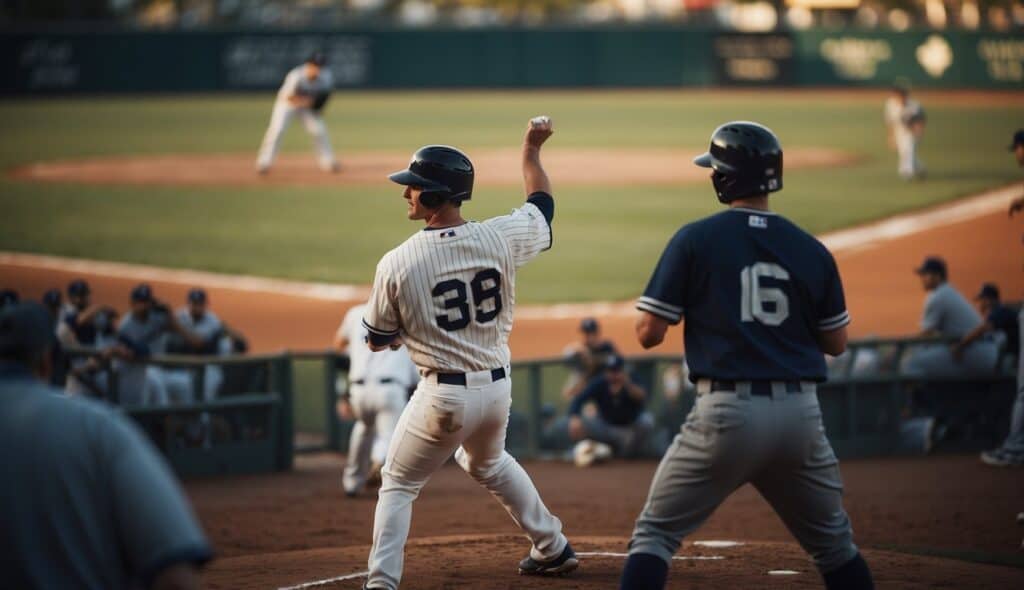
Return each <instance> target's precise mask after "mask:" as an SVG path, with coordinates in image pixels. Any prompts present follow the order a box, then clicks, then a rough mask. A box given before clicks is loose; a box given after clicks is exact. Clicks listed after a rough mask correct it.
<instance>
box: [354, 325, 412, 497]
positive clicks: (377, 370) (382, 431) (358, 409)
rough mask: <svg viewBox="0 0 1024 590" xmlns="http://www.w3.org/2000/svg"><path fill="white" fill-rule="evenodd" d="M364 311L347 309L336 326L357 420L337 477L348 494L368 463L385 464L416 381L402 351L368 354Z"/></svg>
mask: <svg viewBox="0 0 1024 590" xmlns="http://www.w3.org/2000/svg"><path fill="white" fill-rule="evenodd" d="M365 310H366V305H356V306H355V307H353V308H352V309H350V310H348V313H346V314H345V319H343V320H342V322H341V326H339V327H338V335H339V336H344V337H345V339H346V340H348V343H349V345H348V351H347V352H348V357H349V371H348V384H349V385H348V392H349V403H350V404H351V405H352V411H353V412H354V413H355V415H356V423H355V425H354V426H353V427H352V435H351V437H350V438H349V443H348V460H347V461H346V462H345V470H344V472H343V473H342V485H343V486H344V488H345V491H346V492H348V493H356V492H358V491H359V490H361V489H362V487H363V486H364V485H365V484H366V478H367V476H368V475H369V473H370V464H371V463H377V464H378V465H380V464H383V463H384V459H385V458H386V456H387V449H388V446H389V445H390V443H391V436H392V434H393V433H394V431H395V424H397V423H398V416H399V415H400V414H401V413H402V408H404V407H405V402H406V396H407V393H408V391H409V389H411V388H412V387H413V386H414V385H416V383H417V382H418V381H419V378H420V375H419V371H418V370H417V369H416V365H415V364H413V362H412V359H410V358H409V353H408V351H406V349H404V348H400V349H398V350H382V351H380V352H373V351H372V350H370V349H369V347H367V346H366V335H367V331H366V328H364V327H363V322H362V320H363V312H364V311H365Z"/></svg>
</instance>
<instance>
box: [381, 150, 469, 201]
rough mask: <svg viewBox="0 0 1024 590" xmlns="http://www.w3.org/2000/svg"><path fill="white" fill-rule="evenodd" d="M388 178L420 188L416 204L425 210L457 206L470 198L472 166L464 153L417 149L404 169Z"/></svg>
mask: <svg viewBox="0 0 1024 590" xmlns="http://www.w3.org/2000/svg"><path fill="white" fill-rule="evenodd" d="M388 178H390V179H391V181H392V182H395V183H398V184H401V185H404V186H414V187H416V188H419V189H421V190H422V191H423V196H422V197H421V198H420V201H421V202H422V203H423V204H424V205H426V206H427V207H432V208H433V207H439V206H440V205H441V204H442V203H443V202H444V201H453V202H455V203H456V204H460V203H462V201H468V200H469V199H470V198H472V196H473V163H472V162H470V161H469V157H467V156H466V154H464V153H462V152H460V151H459V150H457V149H455V148H453V147H448V146H446V145H428V146H425V147H421V148H420V149H418V150H416V153H415V154H413V155H412V160H411V161H410V162H409V168H408V169H407V170H401V171H399V172H395V173H394V174H392V175H391V176H388Z"/></svg>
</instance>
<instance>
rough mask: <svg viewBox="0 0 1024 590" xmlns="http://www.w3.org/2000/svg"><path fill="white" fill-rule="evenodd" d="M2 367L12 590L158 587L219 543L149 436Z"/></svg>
mask: <svg viewBox="0 0 1024 590" xmlns="http://www.w3.org/2000/svg"><path fill="white" fill-rule="evenodd" d="M60 393H61V392H60V390H56V389H52V388H49V387H46V386H45V385H43V384H42V383H40V382H38V381H37V380H35V379H34V378H32V376H31V375H30V374H29V373H28V371H27V370H25V369H23V368H22V367H20V366H18V365H11V364H6V363H0V479H2V480H3V482H4V484H3V485H2V486H0V522H2V523H3V525H2V526H0V567H2V570H3V581H2V582H0V586H3V587H5V588H61V589H72V588H90V589H96V590H102V589H108V588H148V587H149V586H150V583H151V582H152V578H153V576H155V575H156V574H158V573H159V572H160V571H161V570H162V569H164V568H166V567H168V566H170V565H173V564H176V563H183V562H191V563H197V564H199V563H203V562H205V561H207V560H209V559H210V557H211V550H210V545H209V543H208V542H207V540H206V537H205V536H204V534H203V532H202V530H201V529H200V527H199V524H198V523H197V522H196V518H195V516H194V515H193V514H192V511H191V509H190V508H189V506H188V503H187V501H186V499H185V496H184V494H183V493H182V491H181V490H180V489H179V487H178V484H177V482H176V481H175V478H174V476H173V474H172V473H171V472H170V470H169V469H168V468H167V466H166V465H165V464H164V462H163V460H162V459H161V458H160V456H159V455H158V453H157V451H156V450H155V449H154V448H153V447H152V445H151V444H150V442H149V440H147V439H146V437H145V436H144V435H142V434H141V433H140V432H139V430H138V429H137V428H136V427H135V426H134V425H133V424H132V423H131V422H129V421H128V420H127V419H125V418H123V417H122V416H121V415H119V414H117V413H115V412H114V411H113V410H112V409H110V408H108V407H107V406H105V405H104V404H101V403H99V402H94V401H91V400H85V399H81V398H72V399H69V398H67V397H64V396H62V395H60Z"/></svg>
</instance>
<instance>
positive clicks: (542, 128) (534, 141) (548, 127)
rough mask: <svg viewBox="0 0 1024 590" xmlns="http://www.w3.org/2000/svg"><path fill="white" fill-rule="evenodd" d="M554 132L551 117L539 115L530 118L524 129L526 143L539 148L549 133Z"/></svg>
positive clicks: (549, 135)
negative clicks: (527, 125)
mask: <svg viewBox="0 0 1024 590" xmlns="http://www.w3.org/2000/svg"><path fill="white" fill-rule="evenodd" d="M554 132H555V129H554V125H552V123H551V117H548V116H545V115H541V116H539V117H534V118H532V119H530V127H529V128H528V129H527V130H526V144H527V145H528V146H532V147H535V148H540V146H541V145H543V144H544V142H545V141H547V139H548V138H549V137H551V134H552V133H554Z"/></svg>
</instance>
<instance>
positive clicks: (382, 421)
mask: <svg viewBox="0 0 1024 590" xmlns="http://www.w3.org/2000/svg"><path fill="white" fill-rule="evenodd" d="M349 395H350V397H349V403H351V404H352V411H353V412H354V413H355V415H356V423H355V425H354V426H353V427H352V434H351V436H350V437H349V441H348V459H347V460H346V461H345V470H344V471H343V472H342V476H341V480H342V485H343V486H344V487H345V491H346V492H350V493H354V492H358V491H359V490H361V489H362V488H363V485H365V484H366V478H367V476H368V475H369V473H370V463H371V462H379V463H383V462H384V460H385V458H386V457H387V448H388V446H389V445H390V444H391V436H392V435H393V434H394V432H395V425H396V424H397V423H398V417H399V416H400V415H401V414H402V408H404V407H405V388H404V387H402V386H401V385H399V384H398V383H367V384H365V385H356V384H354V383H353V384H352V386H351V387H350V389H349Z"/></svg>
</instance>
